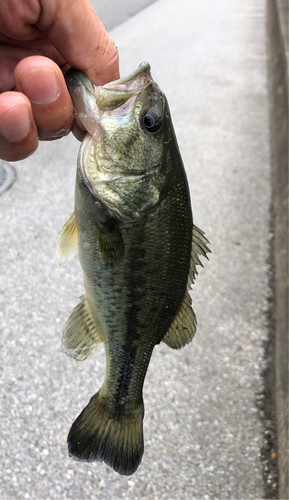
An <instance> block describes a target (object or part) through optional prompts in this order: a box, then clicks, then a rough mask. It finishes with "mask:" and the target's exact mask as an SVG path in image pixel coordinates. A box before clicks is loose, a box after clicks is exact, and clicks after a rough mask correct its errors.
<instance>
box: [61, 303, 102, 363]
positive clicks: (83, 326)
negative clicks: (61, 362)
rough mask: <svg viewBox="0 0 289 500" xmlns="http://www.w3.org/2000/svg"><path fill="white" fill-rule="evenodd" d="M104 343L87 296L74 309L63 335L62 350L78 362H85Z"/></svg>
mask: <svg viewBox="0 0 289 500" xmlns="http://www.w3.org/2000/svg"><path fill="white" fill-rule="evenodd" d="M101 342H102V337H101V334H100V333H99V331H98V329H97V327H96V325H95V322H94V320H93V318H92V316H91V313H90V309H89V305H88V303H87V299H86V296H85V295H84V296H83V297H82V300H81V302H80V303H79V304H78V305H77V306H76V307H75V308H74V309H73V311H72V313H71V315H70V317H69V319H68V321H67V323H66V326H65V329H64V332H63V335H62V349H63V351H64V352H65V353H66V354H67V355H68V356H71V357H72V358H74V359H77V360H78V361H84V360H85V359H86V358H87V357H88V356H89V355H90V354H92V353H93V352H94V351H95V350H96V349H97V348H98V346H99V345H100V344H101Z"/></svg>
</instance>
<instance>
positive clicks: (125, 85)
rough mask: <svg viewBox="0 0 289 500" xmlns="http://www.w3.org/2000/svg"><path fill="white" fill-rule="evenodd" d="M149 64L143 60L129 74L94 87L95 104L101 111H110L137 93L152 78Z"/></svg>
mask: <svg viewBox="0 0 289 500" xmlns="http://www.w3.org/2000/svg"><path fill="white" fill-rule="evenodd" d="M150 69H151V67H150V64H149V63H148V62H143V63H141V64H140V65H139V67H138V68H137V69H136V70H135V71H133V72H132V73H130V75H128V76H126V77H124V78H120V79H119V80H115V81H114V82H110V83H107V84H106V85H103V87H96V86H95V90H94V95H95V99H96V105H97V107H98V109H99V110H101V111H110V110H113V109H116V108H118V107H119V106H122V105H123V104H125V103H126V101H128V100H129V99H130V98H131V97H134V96H136V95H137V94H139V93H140V92H141V91H142V90H143V89H144V88H145V87H147V86H148V85H149V83H150V81H151V80H152V76H151V72H150Z"/></svg>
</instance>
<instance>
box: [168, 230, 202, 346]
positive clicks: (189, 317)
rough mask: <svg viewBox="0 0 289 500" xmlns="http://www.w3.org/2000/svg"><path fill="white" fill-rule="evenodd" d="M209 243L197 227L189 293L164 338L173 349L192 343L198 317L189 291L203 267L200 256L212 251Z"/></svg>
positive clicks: (193, 245)
mask: <svg viewBox="0 0 289 500" xmlns="http://www.w3.org/2000/svg"><path fill="white" fill-rule="evenodd" d="M207 243H209V241H208V240H207V238H206V237H205V235H204V233H203V231H201V229H199V228H198V227H197V226H194V227H193V239H192V252H191V263H190V271H189V277H188V283H187V291H186V295H185V297H184V300H183V302H182V304H181V307H180V309H179V311H178V313H177V315H176V316H175V319H174V321H173V322H172V324H171V326H170V328H169V330H168V332H167V333H166V335H165V336H164V338H163V342H165V343H166V344H167V345H168V346H169V347H171V348H172V349H180V348H181V347H184V346H185V345H186V344H188V343H189V342H191V340H192V338H193V336H194V334H195V332H196V328H197V319H196V315H195V313H194V311H193V309H192V307H191V304H192V300H191V297H190V295H189V293H188V292H189V290H190V288H191V285H192V284H193V283H194V281H195V277H196V275H197V274H198V271H197V269H196V266H197V265H200V266H202V267H203V264H202V262H201V261H200V259H199V255H203V256H204V257H206V258H208V257H207V253H208V252H210V251H211V250H210V249H209V248H208V247H207Z"/></svg>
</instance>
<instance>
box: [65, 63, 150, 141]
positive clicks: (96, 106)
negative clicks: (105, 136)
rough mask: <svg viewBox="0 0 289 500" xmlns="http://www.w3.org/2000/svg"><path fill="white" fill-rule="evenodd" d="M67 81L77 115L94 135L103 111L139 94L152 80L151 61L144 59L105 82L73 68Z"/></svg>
mask: <svg viewBox="0 0 289 500" xmlns="http://www.w3.org/2000/svg"><path fill="white" fill-rule="evenodd" d="M65 80H66V84H67V87H68V90H69V93H70V96H71V98H72V102H73V105H74V108H75V116H76V118H78V120H79V121H80V122H81V124H82V125H83V127H84V128H85V129H86V130H87V131H88V132H89V133H90V134H91V135H93V134H94V133H95V130H97V129H98V128H99V117H100V115H102V114H103V112H104V111H113V110H115V109H117V108H120V106H123V105H125V104H126V103H127V101H129V99H131V98H132V97H136V96H137V95H138V94H139V93H140V92H141V91H142V90H143V89H144V88H146V87H147V86H148V85H149V84H150V82H151V81H152V76H151V73H150V64H149V63H148V62H143V63H141V64H140V66H139V67H138V68H137V69H136V70H135V71H133V72H132V73H130V75H128V76H126V77H124V78H119V79H118V80H115V81H114V82H110V83H107V84H106V85H103V86H102V87H101V86H99V87H98V86H97V85H94V84H93V83H92V82H91V81H90V80H89V78H88V77H87V76H86V75H85V73H82V72H81V71H78V70H75V69H73V68H71V69H69V70H68V71H67V72H66V74H65Z"/></svg>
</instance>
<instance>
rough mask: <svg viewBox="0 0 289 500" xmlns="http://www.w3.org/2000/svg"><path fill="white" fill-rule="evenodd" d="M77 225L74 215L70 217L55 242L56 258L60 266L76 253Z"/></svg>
mask: <svg viewBox="0 0 289 500" xmlns="http://www.w3.org/2000/svg"><path fill="white" fill-rule="evenodd" d="M77 239H78V237H77V223H76V217H75V213H74V212H73V214H72V215H71V217H70V218H69V219H68V221H67V222H66V223H65V224H64V226H63V228H62V229H61V231H60V234H59V237H58V241H57V249H56V253H57V258H58V262H59V263H60V264H63V263H64V262H66V261H68V260H72V259H73V257H74V256H75V255H76V253H77V249H78V248H77V246H78V241H77Z"/></svg>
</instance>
